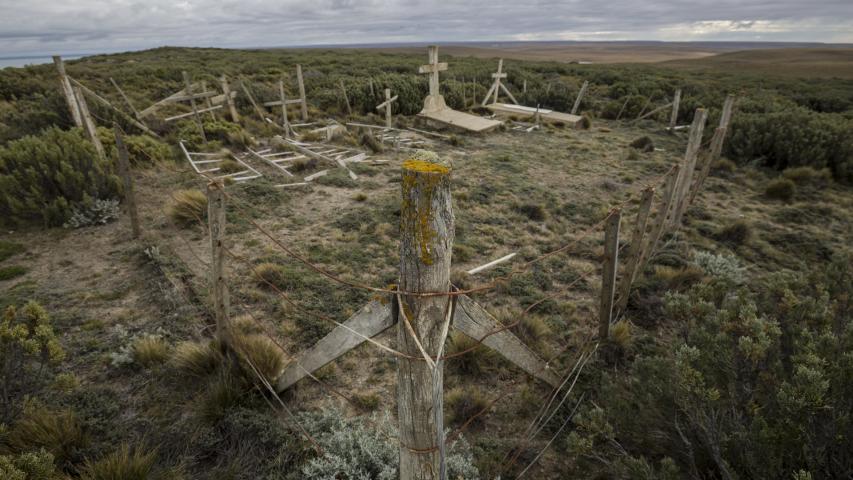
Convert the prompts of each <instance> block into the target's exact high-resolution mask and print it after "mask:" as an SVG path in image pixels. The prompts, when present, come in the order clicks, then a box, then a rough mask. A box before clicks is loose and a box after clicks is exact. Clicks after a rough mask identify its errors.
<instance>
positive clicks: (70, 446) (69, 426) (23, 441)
mask: <svg viewBox="0 0 853 480" xmlns="http://www.w3.org/2000/svg"><path fill="white" fill-rule="evenodd" d="M4 444H5V445H4V449H5V450H9V451H10V453H16V454H17V453H23V452H28V451H31V450H37V449H39V448H44V449H45V450H46V451H48V452H49V453H50V454H51V455H53V458H54V461H55V462H56V465H57V466H59V467H60V468H63V469H65V468H68V467H70V466H71V465H73V464H75V463H78V462H80V461H81V460H82V452H83V451H84V450H85V449H86V448H87V447H88V446H89V435H88V434H87V433H86V431H85V430H84V429H83V425H82V424H81V423H79V422H78V421H77V416H76V415H74V412H72V411H71V410H64V411H59V412H54V411H50V410H48V409H46V408H44V407H28V408H27V409H26V410H25V411H24V415H23V416H22V417H21V419H20V420H18V422H17V423H15V425H14V426H13V427H12V429H11V430H10V431H9V433H8V434H7V435H6V438H5V441H4Z"/></svg>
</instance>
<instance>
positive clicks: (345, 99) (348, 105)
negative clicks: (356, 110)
mask: <svg viewBox="0 0 853 480" xmlns="http://www.w3.org/2000/svg"><path fill="white" fill-rule="evenodd" d="M338 84H339V85H340V86H341V93H343V95H344V103H346V105H347V114H348V115H352V105H350V103H349V96H347V87H346V86H345V85H344V81H343V80H338Z"/></svg>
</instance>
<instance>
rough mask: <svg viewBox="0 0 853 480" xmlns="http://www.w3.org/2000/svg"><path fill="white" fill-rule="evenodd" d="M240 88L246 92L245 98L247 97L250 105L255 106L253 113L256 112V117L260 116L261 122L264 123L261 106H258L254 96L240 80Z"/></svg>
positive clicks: (264, 118)
mask: <svg viewBox="0 0 853 480" xmlns="http://www.w3.org/2000/svg"><path fill="white" fill-rule="evenodd" d="M240 88H242V89H243V93H245V94H246V98H248V99H249V102H250V103H251V104H252V107H254V108H255V113H257V114H258V117H260V119H261V123H265V122H266V121H267V118H266V117H265V116H264V112H263V110H261V107H259V106H258V102H256V101H255V97H253V96H252V92H250V91H249V89H248V88H247V87H246V84H245V83H243V81H242V80H241V81H240Z"/></svg>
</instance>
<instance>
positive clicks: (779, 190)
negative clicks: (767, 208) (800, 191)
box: [764, 178, 797, 202]
mask: <svg viewBox="0 0 853 480" xmlns="http://www.w3.org/2000/svg"><path fill="white" fill-rule="evenodd" d="M796 192H797V186H796V185H795V184H794V182H792V181H790V180H788V179H787V178H777V179H774V180H771V181H770V182H768V183H767V186H765V187H764V195H765V196H766V197H767V198H773V199H776V200H782V201H783V202H790V201H791V199H792V198H794V194H795V193H796Z"/></svg>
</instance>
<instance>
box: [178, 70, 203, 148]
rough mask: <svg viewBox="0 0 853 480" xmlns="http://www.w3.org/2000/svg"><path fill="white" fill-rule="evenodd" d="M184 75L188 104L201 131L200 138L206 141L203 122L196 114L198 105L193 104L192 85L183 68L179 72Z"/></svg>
mask: <svg viewBox="0 0 853 480" xmlns="http://www.w3.org/2000/svg"><path fill="white" fill-rule="evenodd" d="M181 73H182V74H183V76H184V85H186V92H187V96H188V97H190V105H191V106H192V108H193V115H194V116H195V121H196V123H197V124H198V129H199V131H200V132H201V139H202V140H203V141H204V143H207V135H205V133H204V123H202V121H201V116H200V115H199V114H198V107H196V104H195V98H194V97H193V86H192V84H191V83H190V75H189V74H188V73H187V72H186V70H184V71H183V72H181Z"/></svg>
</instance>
